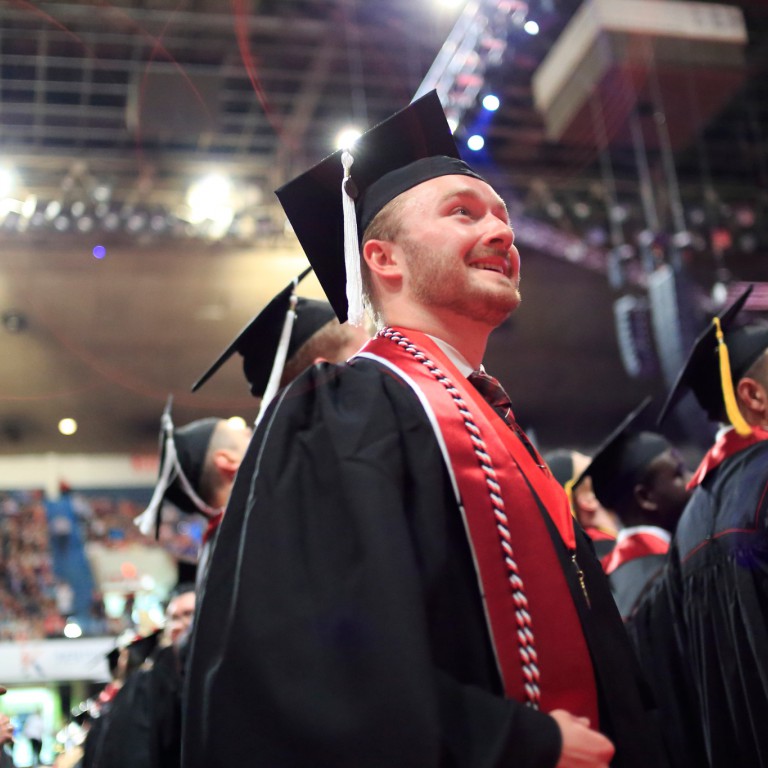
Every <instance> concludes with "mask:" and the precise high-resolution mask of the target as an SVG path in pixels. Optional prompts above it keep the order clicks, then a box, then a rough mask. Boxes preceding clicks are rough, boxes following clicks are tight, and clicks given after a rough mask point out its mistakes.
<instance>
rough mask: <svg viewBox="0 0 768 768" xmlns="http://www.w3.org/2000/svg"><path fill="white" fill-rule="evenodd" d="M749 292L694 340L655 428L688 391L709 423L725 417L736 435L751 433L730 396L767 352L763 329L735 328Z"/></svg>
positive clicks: (765, 329) (766, 335) (767, 331)
mask: <svg viewBox="0 0 768 768" xmlns="http://www.w3.org/2000/svg"><path fill="white" fill-rule="evenodd" d="M751 292H752V286H751V285H750V286H749V287H748V288H747V289H746V290H745V291H744V292H743V293H742V294H741V296H739V297H738V298H737V299H736V301H734V302H733V304H731V306H730V307H728V308H727V309H725V310H724V311H723V312H722V313H721V314H720V315H718V316H717V317H715V318H713V320H712V323H711V324H710V325H709V326H708V327H707V329H706V330H705V331H704V332H703V333H702V334H701V335H700V336H699V338H698V339H696V342H695V343H694V345H693V347H692V349H691V351H690V354H689V355H688V360H687V361H686V362H685V365H684V366H683V368H682V370H681V371H680V373H679V374H678V377H677V381H676V382H675V385H674V386H673V387H672V389H671V390H670V393H669V396H668V397H667V401H666V402H665V403H664V407H663V408H662V409H661V413H660V414H659V418H658V423H659V424H661V423H662V422H663V421H664V419H665V418H666V417H667V415H668V414H669V412H670V411H671V410H672V408H674V407H675V406H676V405H677V403H678V402H679V401H680V399H681V398H682V397H683V395H685V393H686V392H687V391H688V390H691V391H692V392H693V394H694V395H695V396H696V399H697V400H698V402H699V405H700V406H701V407H702V409H703V410H704V411H705V412H706V414H707V416H708V417H709V418H710V419H711V420H712V421H720V420H721V419H722V418H723V415H724V414H725V415H726V416H727V417H728V420H729V421H730V423H731V424H732V425H733V426H734V427H735V428H736V430H737V431H738V432H740V433H741V434H749V433H750V432H751V430H750V428H749V425H747V424H746V422H745V421H744V418H743V417H742V416H741V413H740V412H739V409H738V406H737V405H736V399H735V395H734V385H735V384H736V383H737V382H738V381H739V379H740V378H742V377H743V376H744V375H745V374H746V372H747V371H748V370H749V368H750V367H751V366H752V364H753V363H754V362H755V361H756V360H757V358H758V357H760V355H761V354H762V353H763V351H764V350H765V349H766V348H768V327H767V326H764V325H745V326H743V327H740V328H737V327H736V325H735V322H736V318H737V315H738V314H739V312H740V311H741V310H742V308H743V307H744V304H745V303H746V301H747V298H748V297H749V294H750V293H751Z"/></svg>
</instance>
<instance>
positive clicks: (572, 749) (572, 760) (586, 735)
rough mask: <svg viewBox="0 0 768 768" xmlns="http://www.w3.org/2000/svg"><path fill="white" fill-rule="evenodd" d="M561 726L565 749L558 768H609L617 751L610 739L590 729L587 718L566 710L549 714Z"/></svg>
mask: <svg viewBox="0 0 768 768" xmlns="http://www.w3.org/2000/svg"><path fill="white" fill-rule="evenodd" d="M549 715H550V717H552V718H554V720H555V722H556V723H557V724H558V726H560V733H561V734H562V737H563V748H562V751H561V752H560V759H559V760H558V761H557V766H556V768H609V764H610V762H611V758H612V757H613V753H614V752H615V751H616V750H615V749H614V746H613V744H612V743H611V741H610V740H609V739H606V738H605V736H603V734H602V733H599V732H598V731H594V730H592V728H590V727H589V720H588V719H587V718H586V717H576V715H572V714H571V713H570V712H566V711H565V710H564V709H555V710H553V711H552V712H550V713H549Z"/></svg>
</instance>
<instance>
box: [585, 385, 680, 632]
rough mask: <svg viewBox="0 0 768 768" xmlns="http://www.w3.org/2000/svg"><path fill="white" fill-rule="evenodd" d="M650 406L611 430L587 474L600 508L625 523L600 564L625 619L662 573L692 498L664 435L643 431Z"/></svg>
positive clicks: (643, 406)
mask: <svg viewBox="0 0 768 768" xmlns="http://www.w3.org/2000/svg"><path fill="white" fill-rule="evenodd" d="M650 402H651V400H650V398H646V400H644V401H643V402H642V403H641V404H640V406H639V407H637V408H636V409H635V410H634V411H632V413H630V414H629V415H628V416H627V417H626V418H625V419H624V420H623V421H622V422H621V424H619V426H618V427H616V429H614V430H613V432H612V433H611V434H610V435H609V436H608V437H607V438H606V439H605V440H604V441H603V444H602V445H601V446H600V447H599V448H598V450H597V451H596V452H595V456H594V458H593V459H592V461H591V462H590V464H589V466H588V467H586V468H585V470H584V475H585V476H587V477H589V478H590V479H591V480H592V488H593V490H594V493H595V496H596V497H597V499H598V501H599V502H600V504H601V505H602V506H604V507H606V508H607V509H610V510H612V511H613V512H615V513H616V514H617V515H618V517H619V519H620V520H621V522H622V523H623V527H622V528H621V530H620V531H619V533H618V536H617V538H616V544H615V546H614V547H613V549H612V550H611V552H610V553H608V554H606V555H604V556H603V557H602V558H601V559H600V562H601V563H602V565H603V570H604V571H605V572H606V574H607V575H608V580H609V582H610V585H611V591H612V592H613V596H614V598H615V599H616V605H617V606H618V608H619V613H620V614H621V616H622V618H624V619H626V618H627V617H629V616H630V615H631V613H632V611H633V609H634V607H635V604H636V603H637V600H638V598H639V597H640V595H641V594H643V592H644V591H645V590H646V589H647V588H648V587H649V585H650V583H651V581H652V580H653V579H654V578H656V576H657V575H658V574H659V572H660V571H661V568H662V566H663V565H664V562H665V561H666V556H667V552H668V551H669V543H670V540H671V538H672V532H673V531H674V530H675V526H676V525H677V521H678V520H679V519H680V515H681V514H682V512H683V509H684V507H685V504H686V502H687V501H688V496H689V490H688V488H687V487H686V484H687V482H688V480H689V479H690V472H689V471H688V470H687V468H686V466H685V463H684V462H683V460H682V457H681V456H680V454H679V453H678V451H677V450H676V449H675V448H674V447H673V446H672V444H671V443H670V442H669V441H668V440H667V439H666V438H665V437H664V436H663V435H661V434H659V433H658V432H651V431H648V430H644V429H641V428H640V427H641V425H642V424H641V422H642V418H643V415H644V414H645V413H646V411H647V408H648V406H649V405H650Z"/></svg>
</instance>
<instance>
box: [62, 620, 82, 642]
mask: <svg viewBox="0 0 768 768" xmlns="http://www.w3.org/2000/svg"><path fill="white" fill-rule="evenodd" d="M82 634H83V630H82V629H81V627H80V625H79V624H76V623H75V622H74V621H70V622H67V624H66V625H65V626H64V637H69V638H73V639H74V638H75V637H82Z"/></svg>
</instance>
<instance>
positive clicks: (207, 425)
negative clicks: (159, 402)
mask: <svg viewBox="0 0 768 768" xmlns="http://www.w3.org/2000/svg"><path fill="white" fill-rule="evenodd" d="M171 404H172V400H171V399H170V398H169V399H168V403H167V405H166V407H165V411H164V412H163V415H162V418H161V422H160V470H159V474H158V480H157V484H156V485H155V490H154V492H153V494H152V498H151V500H150V502H149V504H148V506H147V508H146V509H145V510H144V512H142V513H141V515H139V516H138V517H137V518H136V519H135V520H134V522H135V523H136V525H137V526H138V527H139V529H140V530H141V531H142V533H144V534H145V535H151V534H152V533H154V534H155V535H158V534H159V530H160V521H161V513H162V507H163V504H164V503H165V502H166V501H168V502H170V503H172V504H173V505H174V506H175V507H176V508H177V509H179V510H180V511H181V512H184V513H186V514H200V515H202V516H203V517H204V518H205V519H206V520H207V521H208V528H207V530H206V532H205V535H204V537H203V539H204V542H203V548H202V550H201V554H200V562H199V564H198V566H197V567H196V568H195V567H192V568H189V567H187V568H182V567H181V564H180V581H185V580H187V579H190V578H194V577H195V572H197V576H198V580H199V579H201V578H202V576H203V574H204V572H205V561H206V559H207V552H208V549H209V545H210V542H211V540H212V538H213V536H214V534H215V531H216V529H217V528H218V525H219V523H220V522H221V516H222V515H223V514H224V508H225V507H226V504H227V501H228V500H229V494H230V492H231V490H232V485H233V484H234V482H235V475H236V473H237V470H238V469H239V467H240V462H241V461H242V459H243V456H244V455H245V451H246V449H247V447H248V441H249V440H250V438H251V434H252V432H251V429H250V428H249V427H241V426H238V425H237V424H234V425H233V424H232V423H230V422H229V421H227V420H226V419H217V418H206V419H198V420H196V421H193V422H190V423H189V424H185V425H184V426H183V427H179V428H176V427H175V426H174V423H173V419H172V418H171Z"/></svg>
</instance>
